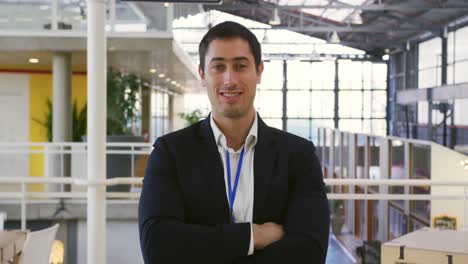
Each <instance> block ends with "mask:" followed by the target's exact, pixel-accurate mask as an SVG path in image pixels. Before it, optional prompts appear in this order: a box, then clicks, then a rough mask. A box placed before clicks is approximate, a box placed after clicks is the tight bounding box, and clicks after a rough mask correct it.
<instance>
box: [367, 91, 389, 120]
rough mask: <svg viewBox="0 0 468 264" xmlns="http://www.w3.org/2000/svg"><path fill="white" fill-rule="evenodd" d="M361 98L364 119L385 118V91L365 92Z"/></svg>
mask: <svg viewBox="0 0 468 264" xmlns="http://www.w3.org/2000/svg"><path fill="white" fill-rule="evenodd" d="M363 98H364V104H363V114H364V118H385V116H386V112H387V94H386V92H385V91H365V92H364V94H363Z"/></svg>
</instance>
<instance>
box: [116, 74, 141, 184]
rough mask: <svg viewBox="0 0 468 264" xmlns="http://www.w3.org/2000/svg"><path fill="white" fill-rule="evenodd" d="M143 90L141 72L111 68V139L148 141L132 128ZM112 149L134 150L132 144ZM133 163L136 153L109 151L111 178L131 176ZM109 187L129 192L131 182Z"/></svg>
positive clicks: (136, 118) (137, 118)
mask: <svg viewBox="0 0 468 264" xmlns="http://www.w3.org/2000/svg"><path fill="white" fill-rule="evenodd" d="M139 89H140V78H139V77H138V76H137V75H135V74H131V73H130V74H122V73H121V72H119V71H117V70H115V69H114V68H112V67H111V68H109V70H108V71H107V142H144V137H142V136H137V135H134V134H133V131H132V125H133V124H135V123H136V122H138V121H139V119H140V115H139V111H138V108H137V106H136V104H137V102H138V101H139V98H138V91H139ZM108 149H109V150H130V148H129V147H112V148H108ZM135 158H136V157H134V159H135ZM131 164H132V155H127V154H107V178H116V177H130V175H131V174H132V165H131ZM134 164H136V161H135V160H134ZM107 190H108V191H118V192H128V191H130V185H116V186H109V187H107Z"/></svg>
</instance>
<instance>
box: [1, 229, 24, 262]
mask: <svg viewBox="0 0 468 264" xmlns="http://www.w3.org/2000/svg"><path fill="white" fill-rule="evenodd" d="M26 234H27V232H26V231H20V230H12V231H6V230H0V263H1V264H5V263H8V260H11V259H13V263H18V262H19V253H21V250H22V249H23V244H24V240H25V239H26Z"/></svg>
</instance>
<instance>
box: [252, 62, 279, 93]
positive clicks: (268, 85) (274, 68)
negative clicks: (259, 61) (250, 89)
mask: <svg viewBox="0 0 468 264" xmlns="http://www.w3.org/2000/svg"><path fill="white" fill-rule="evenodd" d="M258 89H259V90H265V89H267V90H282V89H283V61H281V60H273V61H268V62H264V70H263V74H262V81H261V83H260V84H259V85H258Z"/></svg>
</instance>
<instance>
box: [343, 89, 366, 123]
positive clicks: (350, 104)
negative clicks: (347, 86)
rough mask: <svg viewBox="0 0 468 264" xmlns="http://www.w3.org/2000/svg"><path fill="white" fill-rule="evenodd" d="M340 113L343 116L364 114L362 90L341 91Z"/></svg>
mask: <svg viewBox="0 0 468 264" xmlns="http://www.w3.org/2000/svg"><path fill="white" fill-rule="evenodd" d="M338 100H339V101H338V102H339V106H338V107H339V109H338V111H339V115H340V117H341V118H343V117H361V116H362V107H363V101H362V92H360V91H340V92H339V97H338Z"/></svg>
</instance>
